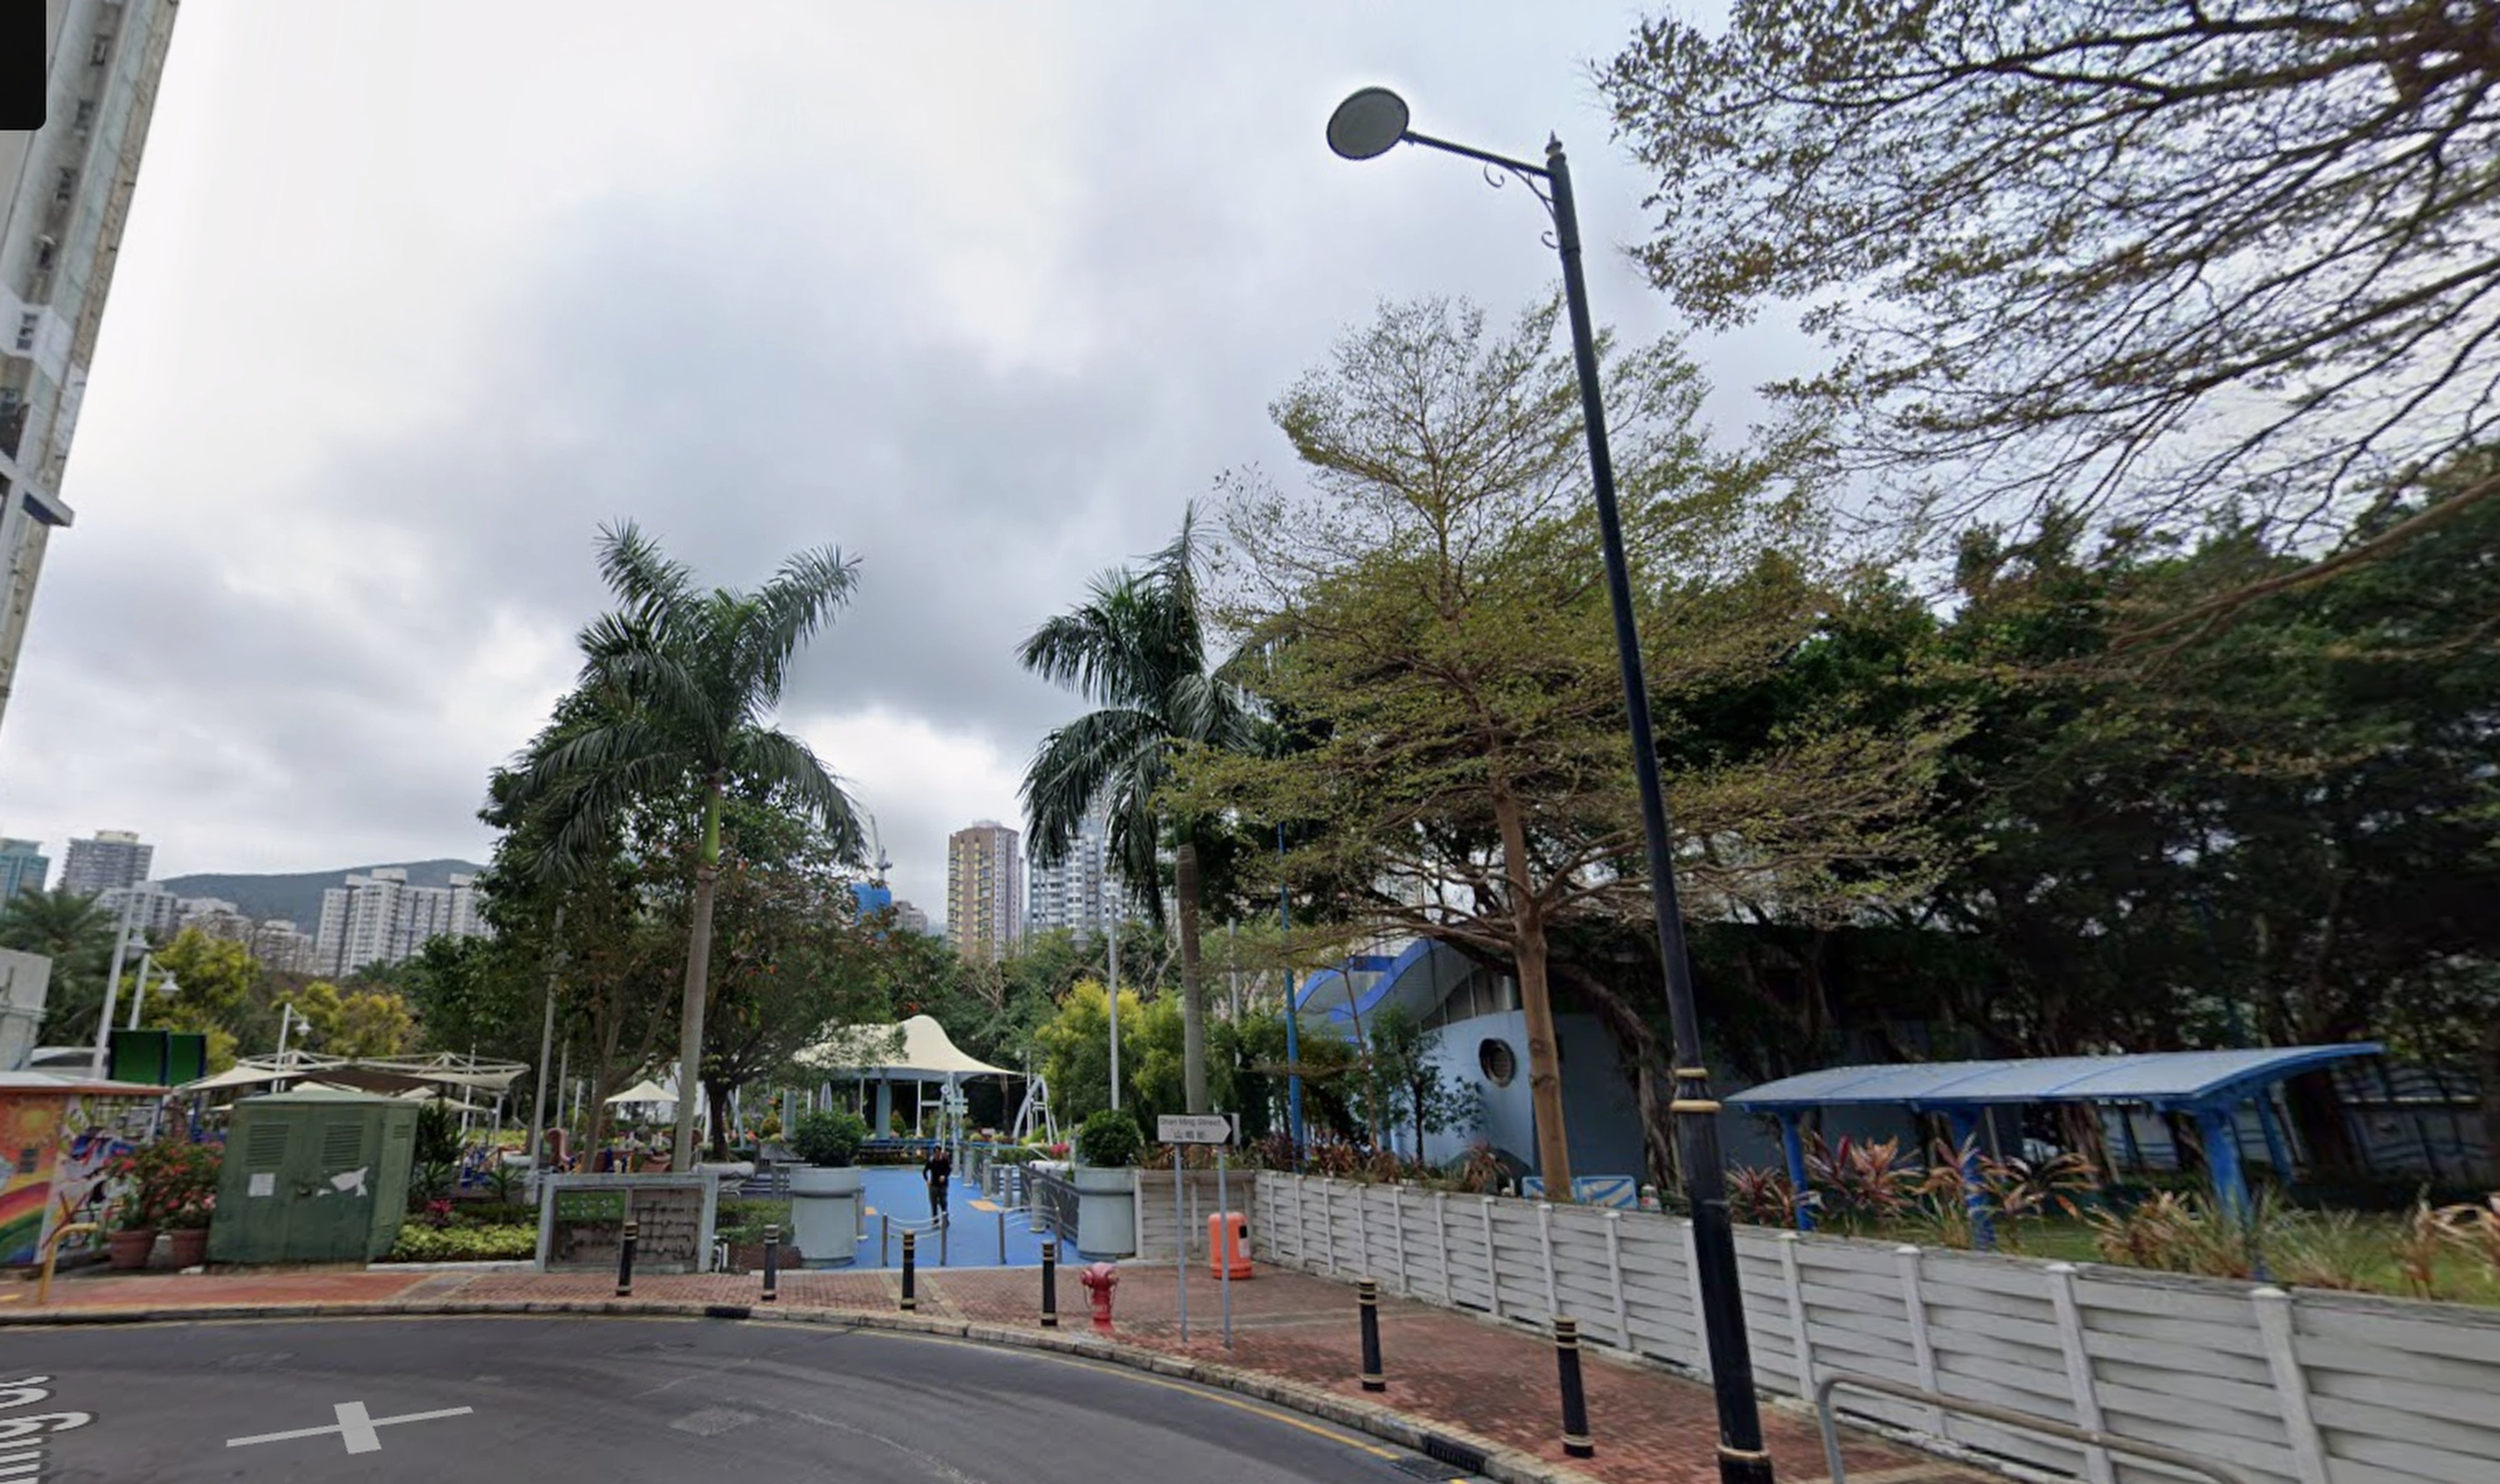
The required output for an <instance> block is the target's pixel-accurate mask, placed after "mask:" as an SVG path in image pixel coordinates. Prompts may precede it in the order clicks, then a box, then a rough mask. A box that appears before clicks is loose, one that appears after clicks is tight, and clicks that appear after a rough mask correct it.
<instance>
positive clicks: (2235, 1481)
mask: <svg viewBox="0 0 2500 1484" xmlns="http://www.w3.org/2000/svg"><path fill="white" fill-rule="evenodd" d="M1843 1389H1846V1390H1849V1391H1860V1392H1870V1393H1872V1394H1874V1395H1876V1396H1879V1397H1891V1398H1893V1399H1895V1400H1896V1401H1901V1402H1924V1403H1925V1404H1927V1405H1928V1406H1932V1407H1935V1408H1937V1409H1938V1410H1940V1411H1947V1412H1957V1413H1960V1414H1961V1415H1963V1416H1965V1417H1976V1418H1978V1419H1980V1420H1981V1421H1983V1422H1992V1423H1995V1424H1996V1425H1997V1426H1998V1427H2002V1428H2012V1429H2014V1430H2015V1431H2017V1432H2022V1433H2031V1434H2034V1435H2038V1436H2041V1437H2052V1438H2056V1439H2057V1440H2058V1441H2060V1442H2069V1443H2076V1444H2080V1445H2081V1446H2083V1447H2086V1448H2098V1449H2100V1450H2102V1451H2103V1452H2105V1453H2118V1454H2123V1455H2125V1456H2127V1457H2130V1458H2137V1459H2142V1460H2143V1461H2144V1462H2146V1463H2148V1464H2163V1465H2167V1466H2168V1467H2170V1468H2176V1469H2179V1470H2181V1471H2183V1472H2186V1473H2192V1474H2197V1475H2200V1476H2202V1477H2204V1478H2208V1479H2212V1480H2214V1481H2215V1484H2252V1481H2251V1480H2250V1478H2249V1476H2248V1475H2247V1474H2245V1473H2242V1472H2241V1471H2240V1470H2238V1469H2237V1468H2232V1467H2231V1466H2230V1465H2228V1464H2217V1463H2215V1462H2213V1461H2212V1460H2211V1459H2201V1458H2198V1457H2196V1456H2195V1455H2194V1454H2192V1453H2182V1452H2180V1451H2179V1450H2178V1449H2176V1448H2165V1447H2163V1446H2161V1445H2160V1444H2158V1443H2148V1442H2140V1441H2138V1440H2137V1439H2135V1438H2132V1437H2120V1436H2117V1435H2114V1434H2109V1433H2103V1432H2100V1431H2098V1430H2096V1429H2093V1428H2079V1427H2074V1426H2072V1425H2070V1424H2067V1423H2063V1422H2052V1421H2050V1420H2049V1419H2048V1418H2046V1417H2034V1416H2032V1415H2031V1414H2030V1413H2028V1412H2018V1411H2016V1410H2014V1409H2013V1408H2012V1407H2006V1406H1992V1405H1990V1404H1989V1403H1988V1402H1969V1401H1965V1400H1963V1399H1962V1398H1959V1397H1949V1396H1946V1395H1945V1394H1944V1393H1942V1392H1937V1391H1925V1390H1923V1389H1921V1388H1919V1387H1916V1386H1905V1385H1903V1384H1902V1383H1900V1382H1898V1381H1887V1380H1884V1379H1882V1378H1881V1377H1879V1376H1870V1375H1859V1374H1857V1373H1855V1372H1853V1371H1847V1370H1834V1371H1826V1373H1825V1374H1824V1377H1823V1379H1822V1380H1821V1381H1819V1382H1817V1383H1816V1384H1815V1388H1814V1409H1815V1414H1816V1417H1817V1418H1818V1420H1819V1421H1820V1422H1821V1423H1822V1424H1823V1457H1824V1465H1825V1467H1826V1468H1828V1469H1830V1471H1831V1484H1849V1474H1848V1469H1847V1466H1846V1465H1844V1464H1843V1463H1842V1461H1841V1457H1840V1423H1839V1420H1838V1418H1837V1417H1836V1416H1835V1415H1834V1413H1833V1410H1832V1405H1831V1394H1832V1393H1833V1392H1835V1391H1840V1390H1843Z"/></svg>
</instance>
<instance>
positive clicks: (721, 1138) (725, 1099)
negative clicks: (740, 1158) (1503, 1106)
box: [704, 1086, 729, 1161]
mask: <svg viewBox="0 0 2500 1484" xmlns="http://www.w3.org/2000/svg"><path fill="white" fill-rule="evenodd" d="M704 1097H705V1099H706V1101H707V1102H709V1103H710V1104H711V1157H712V1158H713V1159H716V1160H724V1161H725V1160H727V1159H728V1158H729V1088H728V1087H727V1086H720V1087H707V1088H705V1089H704Z"/></svg>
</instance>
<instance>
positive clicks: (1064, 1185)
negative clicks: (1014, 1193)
mask: <svg viewBox="0 0 2500 1484" xmlns="http://www.w3.org/2000/svg"><path fill="white" fill-rule="evenodd" d="M1024 1179H1025V1186H1026V1192H1027V1197H1026V1200H1025V1202H1024V1203H1023V1204H1024V1205H1025V1208H1026V1210H1027V1212H1028V1213H1029V1215H1030V1217H1031V1219H1032V1222H1033V1229H1034V1230H1035V1231H1036V1232H1043V1233H1047V1234H1048V1235H1050V1236H1052V1237H1058V1238H1059V1239H1060V1240H1062V1241H1064V1242H1066V1243H1068V1245H1069V1247H1071V1248H1072V1247H1074V1246H1075V1245H1076V1182H1075V1181H1073V1180H1069V1179H1066V1178H1063V1177H1062V1176H1059V1175H1055V1174H1049V1173H1045V1172H1043V1171H1037V1170H1034V1169H1032V1168H1031V1167H1030V1166H1028V1167H1026V1170H1025V1175H1024Z"/></svg>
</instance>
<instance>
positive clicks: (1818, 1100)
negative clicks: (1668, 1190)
mask: <svg viewBox="0 0 2500 1484" xmlns="http://www.w3.org/2000/svg"><path fill="white" fill-rule="evenodd" d="M2383 1049H2384V1048H2383V1047H2381V1046H2380V1045H2378V1044H2377V1043H2376V1042H2373V1041H2353V1042H2351V1043H2349V1044H2345V1045H2335V1046H2280V1047H2269V1048H2266V1049H2262V1050H2254V1051H2148V1052H2140V1053H2136V1054H2132V1055H2127V1056H2049V1057H2035V1058H2031V1059H2028V1060H2024V1061H2005V1062H1903V1063H1898V1064H1894V1065H1890V1066H1880V1067H1832V1068H1827V1069H1826V1070H1824V1071H1822V1072H1805V1073H1803V1074H1801V1075H1798V1076H1793V1077H1782V1078H1780V1079H1779V1080H1778V1081H1776V1082H1765V1083H1763V1084H1762V1085H1760V1087H1750V1088H1747V1089H1746V1090H1745V1091H1743V1092H1740V1093H1736V1094H1733V1095H1731V1096H1729V1097H1728V1098H1727V1105H1728V1106H1729V1107H1732V1108H1741V1109H1744V1110H1745V1111H1747V1112H1755V1113H1780V1112H1794V1111H1796V1110H1798V1109H1801V1108H1810V1107H1839V1106H1845V1105H1867V1104H1875V1105H1888V1106H1909V1107H1914V1108H1950V1107H1989V1106H1998V1105H2013V1104H2022V1103H2150V1104H2153V1105H2156V1106H2186V1105H2191V1104H2198V1103H2206V1102H2210V1101H2212V1100H2215V1099H2218V1098H2223V1097H2229V1096H2233V1095H2243V1096H2244V1095H2245V1094H2246V1092H2247V1091H2248V1090H2250V1089H2253V1088H2256V1087H2261V1086H2263V1085H2265V1084H2266V1083H2269V1082H2278V1081H2281V1080H2283V1079H2284V1078H2285V1077H2288V1076H2294V1075H2297V1074H2298V1073H2300V1072H2306V1071H2308V1070H2310V1069H2311V1068H2313V1067H2319V1066H2322V1065H2324V1064H2326V1063H2328V1062H2335V1061H2341V1060H2343V1059H2345V1058H2347V1057H2355V1056H2377V1055H2378V1054H2380V1052H2381V1051H2382V1050H2383Z"/></svg>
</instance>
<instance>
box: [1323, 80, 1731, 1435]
mask: <svg viewBox="0 0 2500 1484" xmlns="http://www.w3.org/2000/svg"><path fill="white" fill-rule="evenodd" d="M1407 118H1408V114H1407V109H1406V103H1405V100H1404V99H1402V98H1399V97H1398V95H1397V94H1396V93H1393V92H1391V91H1390V90H1389V89H1387V88H1385V87H1366V88H1365V89H1363V90H1362V91H1360V92H1358V93H1355V94H1354V95H1353V96H1352V97H1349V98H1347V99H1346V100H1345V101H1344V102H1343V103H1341V104H1339V105H1337V110H1336V113H1335V114H1334V115H1332V116H1331V117H1330V119H1329V126H1328V140H1329V148H1332V149H1333V150H1335V151H1336V152H1337V153H1338V154H1340V155H1342V156H1344V157H1345V158H1347V159H1350V160H1367V159H1371V158H1373V157H1375V156H1377V155H1382V154H1386V153H1388V152H1389V151H1390V150H1391V149H1394V148H1397V147H1398V146H1399V145H1401V144H1407V145H1422V146H1424V147H1425V148H1431V149H1439V150H1441V151H1443V152H1445V153H1449V154H1456V155H1460V156H1463V157H1464V158H1467V159H1471V160H1475V161H1477V162H1478V163H1480V164H1483V165H1486V166H1489V167H1491V168H1492V169H1496V170H1501V171H1506V172H1508V173H1509V174H1511V175H1513V176H1515V177H1517V178H1518V179H1519V180H1521V181H1524V182H1526V184H1527V185H1528V187H1529V189H1530V191H1533V192H1534V193H1535V195H1536V198H1537V199H1538V200H1539V201H1540V202H1542V203H1543V204H1544V206H1545V209H1546V211H1547V212H1548V213H1549V214H1551V215H1552V217H1553V219H1554V237H1553V243H1554V247H1555V250H1556V251H1557V252H1559V253H1560V254H1561V255H1562V292H1563V297H1564V299H1565V301H1566V308H1567V310H1568V313H1569V315H1570V320H1571V351H1572V361H1573V364H1574V365H1575V366H1576V368H1577V369H1578V373H1579V379H1580V412H1581V418H1582V421H1583V423H1584V424H1585V425H1586V427H1587V430H1588V436H1589V476H1590V483H1591V485H1592V486H1593V488H1594V489H1595V496H1596V506H1597V534H1598V538H1599V540H1600V542H1601V543H1602V544H1603V545H1604V547H1605V561H1606V591H1607V595H1608V597H1609V598H1610V599H1612V601H1613V606H1614V613H1615V649H1616V653H1617V656H1618V658H1619V659H1620V661H1621V664H1622V668H1623V685H1624V709H1625V712H1626V716H1627V719H1628V723H1629V725H1630V729H1631V742H1632V769H1633V771H1634V773H1636V774H1637V775H1639V780H1640V801H1641V832H1642V835H1643V836H1644V838H1645V840H1646V841H1647V844H1648V850H1649V880H1650V910H1651V915H1652V916H1653V917H1654V918H1655V919H1656V924H1657V930H1658V947H1659V958H1660V960H1661V963H1662V964H1663V965H1664V967H1665V971H1666V1001H1667V1009H1668V1013H1669V1015H1670V1017H1671V1018H1672V1020H1673V1021H1674V1026H1675V1067H1674V1069H1673V1071H1674V1078H1675V1098H1674V1101H1673V1102H1672V1103H1671V1104H1670V1105H1669V1110H1670V1111H1671V1112H1672V1113H1673V1114H1674V1117H1675V1144H1676V1154H1677V1159H1678V1161H1679V1163H1680V1164H1681V1165H1682V1166H1683V1169H1684V1184H1685V1193H1686V1195H1687V1197H1688V1198H1689V1199H1690V1200H1691V1202H1692V1204H1693V1235H1694V1245H1695V1247H1696V1249H1697V1250H1696V1257H1697V1260H1698V1265H1699V1268H1700V1288H1701V1295H1700V1302H1701V1322H1702V1329H1703V1332H1704V1333H1705V1335H1706V1336H1707V1337H1708V1343H1709V1350H1710V1376H1711V1382H1712V1385H1713V1387H1714V1389H1715V1390H1716V1392H1717V1394H1718V1402H1719V1477H1720V1479H1721V1480H1722V1481H1723V1484H1770V1480H1771V1459H1770V1455H1769V1454H1768V1453H1766V1452H1764V1451H1763V1449H1762V1422H1761V1414H1760V1410H1759V1408H1758V1405H1757V1403H1756V1399H1755V1396H1754V1360H1753V1354H1752V1350H1751V1347H1750V1345H1749V1344H1748V1343H1747V1341H1746V1337H1745V1296H1744V1291H1743V1289H1742V1288H1740V1287H1739V1286H1738V1278H1737V1272H1736V1238H1735V1232H1734V1230H1733V1228H1731V1227H1730V1226H1729V1224H1728V1220H1727V1173H1726V1170H1725V1167H1724V1165H1723V1162H1722V1159H1721V1155H1720V1150H1719V1122H1718V1114H1719V1104H1718V1101H1717V1100H1716V1099H1714V1098H1713V1097H1711V1095H1710V1072H1709V1069H1708V1068H1706V1067H1704V1066H1703V1065H1702V1062H1701V1024H1700V1019H1699V1017H1698V1015H1697V1014H1696V1013H1695V1011H1694V1003H1693V967H1692V964H1691V961H1690V960H1689V958H1688V957H1687V955H1686V952H1685V944H1684V914H1683V911H1682V909H1681V908H1680V907H1678V906H1677V904H1676V895H1675V862H1674V860H1673V858H1672V856H1671V854H1670V843H1669V836H1668V834H1667V822H1666V796H1665V794H1664V792H1663V791H1662V789H1661V786H1660V784H1659V775H1658V742H1657V740H1656V736H1655V734H1654V732H1653V731H1652V729H1651V725H1650V714H1649V687H1648V682H1647V681H1646V680H1645V679H1644V678H1643V676H1642V674H1641V656H1640V631H1639V628H1638V626H1637V625H1636V623H1635V622H1634V620H1633V615H1632V587H1631V572H1630V567H1629V565H1628V563H1627V561H1626V560H1625V557H1624V533H1623V523H1622V521H1621V519H1620V518H1619V516H1618V515H1617V513H1616V510H1615V467H1614V459H1613V457H1612V455H1611V454H1610V453H1609V452H1608V451H1607V448H1606V413H1605V405H1604V402H1603V401H1602V399H1601V398H1600V396H1599V394H1598V390H1597V344H1596V333H1595V330H1594V329H1593V328H1592V326H1591V323H1590V317H1589V285H1588V280H1587V279H1586V277H1585V276H1584V274H1583V273H1582V270H1581V266H1580V219H1579V214H1578V211H1577V208H1576V206H1575V204H1574V203H1573V200H1572V196H1571V167H1570V163H1569V162H1568V161H1567V160H1566V159H1564V157H1563V154H1562V141H1561V140H1560V139H1549V140H1548V141H1547V142H1546V146H1545V163H1544V164H1543V165H1531V164H1530V163H1528V162H1527V161H1525V160H1514V159H1509V158H1506V157H1505V156H1502V155H1498V154H1491V153H1488V152H1486V151H1484V150H1482V149H1473V148H1468V147H1467V146H1464V145H1457V144H1452V143H1450V142H1449V141H1447V140H1440V139H1432V138H1431V137H1429V136H1426V135H1422V134H1418V133H1416V132H1414V131H1413V130H1411V129H1409V128H1408V127H1406V123H1407ZM1495 183H1499V181H1496V182H1495Z"/></svg>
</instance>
